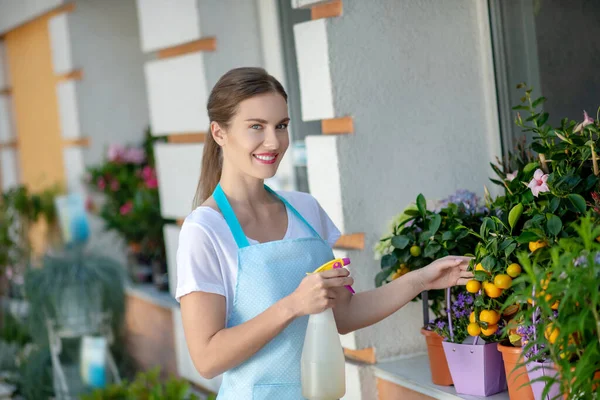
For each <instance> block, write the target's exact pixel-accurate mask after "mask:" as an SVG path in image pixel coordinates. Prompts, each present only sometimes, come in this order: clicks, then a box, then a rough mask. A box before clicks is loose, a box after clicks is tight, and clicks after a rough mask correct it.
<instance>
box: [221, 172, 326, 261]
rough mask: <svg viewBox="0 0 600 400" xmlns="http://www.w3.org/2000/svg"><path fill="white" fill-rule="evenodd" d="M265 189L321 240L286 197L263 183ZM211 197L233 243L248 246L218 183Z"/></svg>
mask: <svg viewBox="0 0 600 400" xmlns="http://www.w3.org/2000/svg"><path fill="white" fill-rule="evenodd" d="M265 189H266V190H267V191H268V192H269V193H272V194H274V195H275V196H277V198H278V199H279V200H281V201H282V202H283V204H285V206H286V208H288V209H289V210H291V211H292V213H293V214H294V215H295V216H296V217H298V218H299V219H300V221H302V222H304V224H305V225H306V226H308V229H310V231H311V232H312V233H313V235H314V236H315V237H317V238H319V239H321V240H323V239H322V238H321V235H319V234H318V233H317V231H316V230H315V229H314V228H313V227H312V225H311V224H309V223H308V221H307V220H306V219H304V217H303V216H302V215H301V214H300V213H299V212H298V210H296V209H295V208H294V207H293V206H292V205H291V204H290V203H289V202H288V201H287V200H286V199H284V198H283V197H281V196H280V195H278V194H277V193H275V191H273V189H271V188H270V187H268V186H267V185H265ZM213 198H214V199H215V202H216V203H217V206H218V207H219V210H221V213H222V214H223V218H225V222H227V225H228V226H229V229H230V230H231V233H232V234H233V238H234V239H235V243H236V244H237V246H238V248H240V249H241V248H243V247H248V246H250V243H249V242H248V238H247V237H246V234H245V233H244V230H243V229H242V226H241V225H240V222H239V221H238V219H237V217H236V216H235V212H234V211H233V208H231V205H230V204H229V200H227V196H225V193H224V192H223V189H222V188H221V184H220V183H219V184H218V185H217V187H216V188H215V191H214V192H213ZM289 223H290V221H288V224H289Z"/></svg>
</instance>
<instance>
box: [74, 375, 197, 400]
mask: <svg viewBox="0 0 600 400" xmlns="http://www.w3.org/2000/svg"><path fill="white" fill-rule="evenodd" d="M196 399H198V396H196V395H194V394H193V393H190V385H189V383H187V382H186V381H185V380H183V379H176V378H173V377H171V378H169V379H167V380H166V381H162V380H161V379H160V368H159V367H156V368H153V369H151V370H150V371H147V372H140V373H138V374H137V375H136V377H135V379H134V380H133V381H132V382H127V381H124V382H122V383H120V384H112V385H109V386H107V387H106V388H104V389H97V390H95V391H94V392H93V393H91V394H88V395H84V396H82V397H81V400H196Z"/></svg>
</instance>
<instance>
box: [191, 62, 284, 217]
mask: <svg viewBox="0 0 600 400" xmlns="http://www.w3.org/2000/svg"><path fill="white" fill-rule="evenodd" d="M273 92H274V93H279V94H280V95H281V96H283V98H284V99H285V100H286V101H287V94H286V92H285V90H284V89H283V86H282V85H281V83H279V81H278V80H277V79H275V78H274V77H273V76H271V75H269V74H268V73H267V71H265V70H264V69H262V68H251V67H245V68H235V69H232V70H230V71H229V72H227V73H226V74H225V75H223V76H222V77H221V79H219V81H218V82H217V84H216V85H215V86H214V88H213V89H212V91H211V93H210V96H209V98H208V104H207V106H206V108H207V111H208V118H209V119H210V121H211V122H217V123H218V124H219V125H220V126H221V127H223V128H225V129H227V126H228V125H229V122H230V121H231V119H232V118H233V116H234V115H235V113H236V112H237V110H238V106H239V104H240V103H241V102H242V101H244V100H246V99H248V98H250V97H253V96H256V95H258V94H263V93H273ZM206 136H207V137H206V141H205V143H204V151H203V153H202V168H201V170H200V181H199V182H198V188H197V189H196V195H195V196H194V203H193V208H196V207H198V206H200V205H201V204H202V203H203V202H204V201H206V199H208V198H209V197H210V196H211V195H212V192H213V191H214V190H215V188H216V187H217V184H218V183H219V181H220V180H221V170H222V168H223V155H222V150H221V146H219V145H218V144H217V142H215V139H214V138H213V136H212V133H211V131H210V128H209V131H208V134H207V135H206Z"/></svg>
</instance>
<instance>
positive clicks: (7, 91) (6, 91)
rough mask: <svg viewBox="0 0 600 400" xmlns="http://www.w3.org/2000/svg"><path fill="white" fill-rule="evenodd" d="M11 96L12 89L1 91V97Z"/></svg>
mask: <svg viewBox="0 0 600 400" xmlns="http://www.w3.org/2000/svg"><path fill="white" fill-rule="evenodd" d="M11 94H12V89H11V88H4V89H0V95H3V96H10V95H11Z"/></svg>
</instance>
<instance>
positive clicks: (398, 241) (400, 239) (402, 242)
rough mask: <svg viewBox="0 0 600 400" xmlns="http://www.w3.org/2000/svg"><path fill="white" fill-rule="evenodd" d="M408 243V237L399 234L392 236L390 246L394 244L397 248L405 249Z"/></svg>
mask: <svg viewBox="0 0 600 400" xmlns="http://www.w3.org/2000/svg"><path fill="white" fill-rule="evenodd" d="M409 243H410V238H409V237H408V236H404V235H399V236H394V237H393V238H392V246H394V247H395V248H397V249H401V250H402V249H405V248H406V246H408V244H409Z"/></svg>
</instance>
